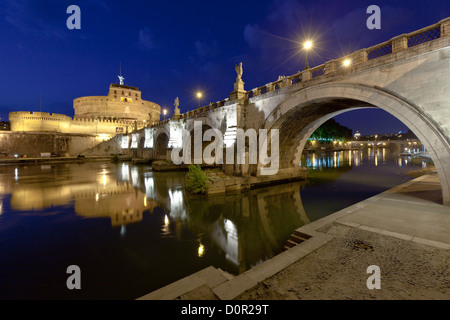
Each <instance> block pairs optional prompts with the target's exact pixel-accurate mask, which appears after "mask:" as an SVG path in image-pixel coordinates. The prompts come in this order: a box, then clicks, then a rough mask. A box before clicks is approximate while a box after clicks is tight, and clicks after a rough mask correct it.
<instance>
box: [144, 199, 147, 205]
mask: <svg viewBox="0 0 450 320" xmlns="http://www.w3.org/2000/svg"><path fill="white" fill-rule="evenodd" d="M146 206H147V197H144V207H146Z"/></svg>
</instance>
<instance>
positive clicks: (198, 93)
mask: <svg viewBox="0 0 450 320" xmlns="http://www.w3.org/2000/svg"><path fill="white" fill-rule="evenodd" d="M201 97H202V93H201V92H197V100H198V107H199V108H200V99H201Z"/></svg>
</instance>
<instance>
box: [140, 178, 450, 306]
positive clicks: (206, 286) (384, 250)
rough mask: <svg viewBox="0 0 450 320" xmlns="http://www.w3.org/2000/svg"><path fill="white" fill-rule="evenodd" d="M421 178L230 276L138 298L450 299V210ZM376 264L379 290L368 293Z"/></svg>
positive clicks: (208, 272) (435, 182)
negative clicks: (370, 269)
mask: <svg viewBox="0 0 450 320" xmlns="http://www.w3.org/2000/svg"><path fill="white" fill-rule="evenodd" d="M441 203H442V191H441V188H440V183H439V179H438V176H437V175H436V174H429V175H423V176H421V177H419V178H416V179H414V180H412V181H409V182H407V183H404V184H402V185H400V186H397V187H394V188H392V189H390V190H388V191H385V192H383V193H381V194H379V195H376V196H374V197H371V198H369V199H367V200H364V201H362V202H359V203H357V204H354V205H352V206H350V207H348V208H345V209H343V210H340V211H338V212H336V213H334V214H331V215H329V216H327V217H325V218H322V219H319V220H317V221H314V222H312V223H310V224H308V225H305V226H303V227H300V228H299V229H297V230H298V231H299V232H301V233H303V234H307V235H309V236H310V237H311V238H309V239H308V240H306V241H304V242H302V243H301V244H298V245H296V246H294V247H293V248H291V249H288V250H286V251H284V252H283V253H281V254H279V255H277V256H275V257H273V258H272V259H270V260H267V261H265V262H264V263H262V264H260V265H258V266H257V267H255V268H253V269H250V270H248V271H246V272H244V273H241V274H239V275H238V276H235V277H232V276H230V275H227V274H224V273H223V272H222V271H221V270H218V269H215V268H213V267H209V268H207V269H204V270H202V271H200V272H197V273H196V274H194V275H192V276H189V277H187V278H184V279H181V280H179V281H177V282H175V283H173V284H171V285H169V286H166V287H163V288H161V289H159V290H156V291H154V292H152V293H150V294H148V295H145V296H143V297H141V298H140V299H150V300H153V299H164V300H170V299H195V300H201V299H206V300H211V299H220V300H231V299H240V300H273V299H282V300H286V299H295V300H300V299H355V300H360V299H367V300H371V299H405V300H409V299H449V298H450V289H449V288H450V234H449V233H448V230H450V207H448V206H443V205H442V204H441ZM370 265H377V266H379V267H380V270H381V289H380V290H376V289H375V290H369V289H368V288H367V285H366V282H367V279H368V277H369V276H370V274H368V273H367V272H366V270H367V267H368V266H370Z"/></svg>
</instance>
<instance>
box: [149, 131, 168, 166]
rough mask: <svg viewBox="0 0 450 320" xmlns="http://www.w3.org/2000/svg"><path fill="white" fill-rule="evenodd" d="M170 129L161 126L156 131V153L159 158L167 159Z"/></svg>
mask: <svg viewBox="0 0 450 320" xmlns="http://www.w3.org/2000/svg"><path fill="white" fill-rule="evenodd" d="M169 137H170V134H169V131H168V130H167V129H165V128H159V129H158V130H157V131H156V133H155V138H154V139H155V140H154V141H155V142H154V146H153V147H154V154H155V157H156V158H157V159H160V160H166V152H167V147H168V145H169Z"/></svg>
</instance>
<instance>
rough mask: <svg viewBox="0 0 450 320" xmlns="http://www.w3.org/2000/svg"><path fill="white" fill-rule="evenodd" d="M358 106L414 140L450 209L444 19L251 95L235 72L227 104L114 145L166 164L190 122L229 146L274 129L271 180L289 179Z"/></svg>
mask: <svg viewBox="0 0 450 320" xmlns="http://www.w3.org/2000/svg"><path fill="white" fill-rule="evenodd" d="M344 61H346V63H344ZM361 108H380V109H383V110H385V111H387V112H388V113H390V114H391V115H393V116H394V117H396V118H397V119H399V120H400V121H402V122H403V123H404V124H405V125H407V126H408V128H410V129H411V130H412V131H413V132H414V133H415V134H416V136H417V137H418V138H419V139H420V141H421V142H422V143H423V145H424V146H425V147H426V149H427V151H428V152H429V154H430V156H431V158H432V159H433V161H434V164H435V166H436V169H437V172H438V174H439V178H440V182H441V185H442V192H443V199H444V200H443V201H444V204H446V205H450V18H446V19H444V20H442V21H440V22H439V23H436V24H434V25H431V26H428V27H426V28H423V29H421V30H418V31H415V32H411V33H408V34H402V35H400V36H397V37H394V38H392V39H390V40H389V41H386V42H384V43H381V44H379V45H376V46H373V47H370V48H366V49H361V50H358V51H356V52H353V53H352V54H350V55H348V56H345V57H341V58H339V59H336V60H332V61H328V62H326V63H324V64H322V65H320V66H316V67H314V68H310V69H305V70H304V71H301V72H298V73H296V74H294V75H292V76H287V77H280V78H279V79H278V80H277V81H275V82H271V83H268V84H266V85H263V86H261V87H258V88H254V89H252V90H245V89H244V82H243V81H242V80H241V79H240V75H239V74H238V78H237V79H236V83H235V85H234V91H233V92H232V93H231V94H230V97H229V98H227V99H225V100H223V101H220V102H217V103H213V104H210V105H207V106H203V107H200V108H198V109H196V110H193V111H189V112H187V113H184V114H175V115H174V117H172V119H168V120H165V121H162V122H159V123H154V124H153V125H152V127H150V128H145V129H143V130H141V131H139V132H135V133H132V134H130V135H128V136H124V137H122V138H121V139H122V140H120V141H121V142H120V143H121V146H122V147H123V150H129V152H133V153H134V155H135V156H137V157H141V158H148V159H167V160H170V152H171V149H172V148H174V147H180V146H182V145H183V143H185V141H182V136H181V133H180V132H181V129H185V130H188V131H192V130H193V123H194V121H201V122H202V125H203V127H204V129H205V128H216V129H219V130H220V132H221V133H222V134H223V140H224V142H225V145H226V146H227V147H229V146H232V145H233V143H234V142H235V140H236V129H237V128H241V129H244V130H247V129H249V128H253V129H257V130H258V129H268V130H271V129H278V132H279V148H280V149H279V154H280V160H279V170H278V173H277V174H278V175H283V174H288V175H289V174H295V172H297V171H298V170H299V163H300V157H301V154H302V151H303V149H304V147H305V145H306V142H307V140H308V138H309V137H310V136H311V134H312V133H313V132H314V131H315V130H316V129H317V128H318V127H319V126H320V125H321V124H323V123H324V122H325V121H327V120H329V119H331V118H333V117H335V116H337V115H339V114H341V113H344V112H347V111H351V110H356V109H361ZM116 140H117V138H116ZM117 141H119V140H117ZM247 151H248V150H247ZM262 167H264V165H262V164H261V163H258V164H254V165H229V164H226V165H224V169H225V171H227V170H228V171H229V172H232V173H235V174H240V175H244V176H245V175H248V176H259V175H260V174H261V168H262Z"/></svg>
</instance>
